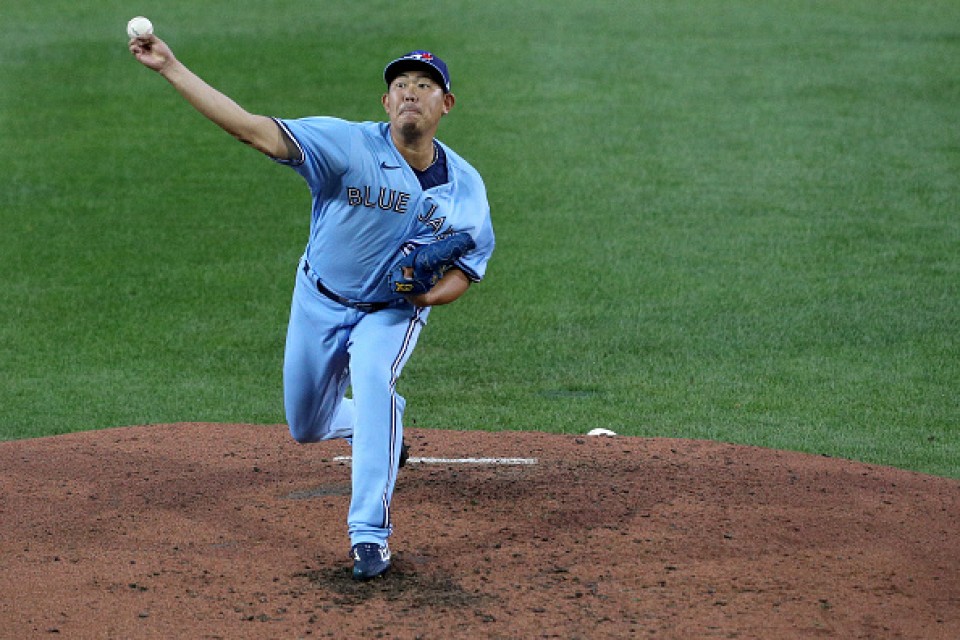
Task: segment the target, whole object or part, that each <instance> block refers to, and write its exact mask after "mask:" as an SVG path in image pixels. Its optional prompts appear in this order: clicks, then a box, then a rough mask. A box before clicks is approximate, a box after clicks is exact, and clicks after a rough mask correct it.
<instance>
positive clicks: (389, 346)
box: [347, 308, 427, 544]
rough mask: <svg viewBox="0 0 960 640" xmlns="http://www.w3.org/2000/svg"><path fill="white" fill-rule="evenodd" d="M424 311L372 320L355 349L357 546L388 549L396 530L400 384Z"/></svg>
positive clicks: (353, 530) (361, 328) (352, 519)
mask: <svg viewBox="0 0 960 640" xmlns="http://www.w3.org/2000/svg"><path fill="white" fill-rule="evenodd" d="M426 315H427V314H426V310H422V309H410V308H407V309H387V310H384V311H379V312H376V313H372V314H368V315H367V316H366V317H364V318H363V320H361V322H360V323H359V324H358V325H357V326H356V327H355V328H354V330H353V333H352V336H351V341H350V345H349V350H350V379H351V387H352V389H353V400H354V408H355V409H356V413H357V422H356V427H355V428H354V433H353V467H352V481H353V495H352V498H351V502H350V511H349V514H348V517H347V524H348V527H349V532H350V540H351V544H358V543H361V542H375V543H378V544H383V543H384V542H386V539H387V538H388V537H389V535H390V533H391V532H392V530H393V526H392V523H391V518H390V503H391V500H392V498H393V489H394V485H395V483H396V479H397V469H398V466H399V460H400V447H401V445H402V442H403V423H402V418H403V410H404V407H405V405H406V403H405V401H404V399H403V398H402V397H401V396H400V395H399V394H398V393H397V391H396V384H397V379H398V378H399V377H400V373H401V371H402V370H403V367H404V365H405V364H406V362H407V360H408V359H409V357H410V354H411V353H412V352H413V349H414V347H415V346H416V343H417V338H418V337H419V335H420V330H421V329H422V328H423V324H424V321H425V318H426Z"/></svg>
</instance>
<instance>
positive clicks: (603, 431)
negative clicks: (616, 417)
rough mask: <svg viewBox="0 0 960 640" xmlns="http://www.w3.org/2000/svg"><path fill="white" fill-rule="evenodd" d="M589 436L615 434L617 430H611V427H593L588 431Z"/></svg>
mask: <svg viewBox="0 0 960 640" xmlns="http://www.w3.org/2000/svg"><path fill="white" fill-rule="evenodd" d="M587 435H588V436H615V435H617V434H616V433H615V432H613V431H610V429H591V430H590V431H588V432H587Z"/></svg>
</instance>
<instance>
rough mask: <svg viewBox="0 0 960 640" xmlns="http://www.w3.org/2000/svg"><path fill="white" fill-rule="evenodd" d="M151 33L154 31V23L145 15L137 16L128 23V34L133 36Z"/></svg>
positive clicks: (137, 36)
mask: <svg viewBox="0 0 960 640" xmlns="http://www.w3.org/2000/svg"><path fill="white" fill-rule="evenodd" d="M151 33H153V23H152V22H150V21H149V20H147V19H146V18H144V17H143V16H137V17H136V18H133V19H132V20H130V22H128V23H127V35H128V36H130V37H131V38H139V37H140V36H148V35H150V34H151Z"/></svg>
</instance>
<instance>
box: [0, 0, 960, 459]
mask: <svg viewBox="0 0 960 640" xmlns="http://www.w3.org/2000/svg"><path fill="white" fill-rule="evenodd" d="M91 4H92V6H87V5H85V6H84V7H80V6H78V5H76V4H75V3H72V2H66V1H65V0H48V1H47V2H44V3H26V2H24V3H19V4H17V5H16V6H13V7H6V6H5V8H4V9H2V10H0V14H2V16H0V17H2V19H0V85H2V86H3V87H4V90H3V91H0V170H2V172H3V175H4V180H3V183H2V186H0V268H2V272H3V273H4V274H5V276H6V278H5V285H4V286H3V287H0V365H2V369H3V371H4V373H5V374H6V375H5V376H4V378H5V382H4V384H3V385H2V387H0V438H7V439H9V438H22V437H33V436H39V435H47V434H55V433H63V432H69V431H75V430H81V429H94V428H103V427H109V426H120V425H128V424H140V423H156V422H173V421H196V420H204V421H225V422H234V421H236V422H254V423H278V422H282V421H283V412H282V405H281V394H280V365H281V356H282V344H283V337H284V331H285V322H286V315H287V307H288V304H289V296H290V288H291V285H292V276H293V269H294V266H295V260H296V258H297V257H298V255H299V254H300V252H301V250H302V247H303V243H304V242H305V240H306V230H307V224H308V194H307V191H306V188H305V187H304V186H303V184H302V182H301V180H300V179H299V178H298V177H297V176H296V175H295V174H293V172H291V171H290V170H289V169H286V168H283V167H279V166H276V165H274V164H273V163H271V162H270V161H269V160H266V159H265V158H262V157H260V156H258V154H256V153H255V152H252V151H250V150H249V149H246V148H244V147H243V146H242V145H239V144H237V143H235V142H233V141H232V140H230V139H229V138H228V137H227V136H225V135H224V134H223V133H222V132H220V131H219V130H218V129H216V127H214V126H213V125H210V124H209V123H207V122H205V121H204V120H203V119H202V118H201V117H200V116H198V115H197V114H196V113H194V112H193V111H191V110H190V108H189V107H187V106H186V105H185V104H184V103H183V102H182V101H181V100H180V99H179V98H178V97H177V96H176V94H175V93H174V92H173V91H172V89H170V87H169V86H167V85H166V83H164V82H163V81H162V80H161V79H159V78H157V77H155V76H154V75H153V74H152V73H150V72H148V71H147V70H145V69H143V68H141V67H140V66H139V65H138V64H136V63H135V62H134V61H133V60H132V59H131V57H130V56H129V54H128V53H127V51H126V47H125V36H124V33H123V32H124V25H125V23H126V20H127V19H128V18H129V17H131V16H132V15H133V14H134V13H141V14H143V15H147V16H149V17H150V18H151V19H153V21H154V23H155V24H156V26H157V30H158V33H159V34H160V35H161V37H165V38H166V39H167V40H168V41H169V42H170V43H171V45H172V46H173V47H174V50H175V51H176V52H177V54H178V55H179V56H180V58H181V59H183V60H184V61H185V62H186V63H187V64H188V65H190V66H191V67H192V68H193V69H194V70H195V71H197V72H198V73H200V74H201V75H202V76H203V77H205V78H206V79H207V80H208V81H210V82H211V83H212V84H214V85H215V86H217V87H219V88H221V89H223V90H224V91H225V92H227V93H228V94H230V95H231V96H232V97H234V98H235V99H236V100H238V101H239V102H240V103H241V104H243V105H245V106H246V107H248V108H249V109H251V110H253V111H257V112H260V113H266V114H271V115H282V116H290V117H295V116H301V115H313V114H331V115H337V116H341V117H346V118H350V119H358V120H359V119H378V118H380V117H381V114H382V110H381V108H380V106H379V103H378V100H379V95H380V92H381V91H382V87H381V82H380V80H379V74H380V71H381V70H382V67H383V64H384V63H385V62H386V61H387V60H389V59H390V58H391V56H394V55H396V54H397V53H400V52H403V51H406V50H409V49H412V48H416V47H419V46H426V47H431V48H435V49H436V50H438V51H439V52H441V54H442V55H443V56H444V57H445V59H446V60H447V62H448V63H449V64H450V66H451V71H452V73H453V82H454V91H455V93H456V94H457V96H458V98H459V102H458V104H457V107H456V108H455V109H454V112H453V113H452V114H451V116H450V117H449V118H448V119H447V121H445V122H444V124H443V126H442V128H441V138H442V139H443V140H445V141H446V142H449V143H450V144H451V145H452V146H453V147H454V148H455V149H457V150H458V151H460V152H461V153H462V154H463V155H465V156H466V157H467V158H468V159H470V160H471V161H473V163H474V164H475V165H476V166H477V168H478V169H480V171H481V173H482V174H483V175H484V178H485V180H486V182H487V186H488V190H489V195H490V200H491V204H492V207H493V212H494V224H495V228H496V231H497V239H498V248H497V251H496V253H495V255H494V259H493V261H492V262H491V264H490V268H489V272H488V280H487V281H486V282H485V283H483V284H482V285H480V286H478V287H475V288H474V289H473V290H472V291H471V292H470V294H469V295H468V296H467V297H466V298H464V299H463V300H462V301H460V302H458V303H457V304H456V305H452V306H450V307H444V308H438V309H435V310H434V312H433V314H432V316H431V322H430V327H429V329H428V330H427V331H425V332H424V334H423V337H422V338H421V344H420V346H419V348H418V352H417V354H416V356H415V357H414V358H413V360H412V361H411V362H410V364H409V365H408V368H407V372H406V373H405V376H404V378H403V379H402V380H401V384H400V388H401V391H402V393H403V394H404V395H405V396H406V397H407V399H408V402H409V405H408V407H409V408H408V417H409V422H410V423H415V424H416V426H423V427H436V428H462V429H477V428H479V429H494V430H499V429H536V430H546V431H555V432H562V433H577V432H583V431H586V430H587V429H589V428H592V427H606V428H611V429H614V430H615V431H617V432H619V433H624V434H632V435H640V436H671V437H674V436H675V437H691V438H707V439H712V440H721V441H729V442H738V443H747V444H756V445H761V446H770V447H776V448H784V449H792V450H799V451H806V452H811V453H822V454H827V455H833V456H840V457H849V458H854V459H858V460H863V461H867V462H871V463H878V464H887V465H894V466H899V467H903V468H909V469H915V470H919V471H923V472H927V473H934V474H940V475H946V476H950V477H956V478H960V400H958V399H957V397H958V396H957V390H958V389H960V358H958V355H960V345H958V340H957V337H956V336H957V329H956V327H957V326H960V221H958V218H957V212H958V211H960V197H958V196H960V180H958V176H960V117H958V116H960V107H958V106H957V105H960V80H958V78H960V31H958V30H957V28H956V26H955V25H957V24H960V6H958V5H957V4H956V3H955V2H948V1H945V0H944V1H935V0H921V1H918V2H913V3H909V4H903V3H896V2H893V1H880V2H876V1H869V2H868V1H867V0H850V1H845V2H835V3H816V2H808V1H803V2H801V1H799V0H797V1H792V2H791V1H787V2H778V3H765V2H759V1H758V0H731V1H725V2H708V1H707V0H684V1H680V2H666V1H661V2H642V3H641V2H615V1H612V0H610V1H606V2H597V3H581V2H573V1H572V0H559V1H551V2H547V1H546V0H543V1H533V2H526V3H515V2H506V1H505V0H495V1H491V2H484V3H476V2H468V1H466V0H462V1H459V2H441V3H439V4H438V3H433V2H429V3H428V2H424V1H413V2H406V3H402V5H401V4H398V3H388V2H385V1H378V2H367V3H347V2H334V3H293V2H275V3H258V2H252V1H245V2H230V3H226V2H217V1H214V2H205V3H191V2H186V1H184V0H180V1H175V2H162V3H161V2H146V3H142V4H141V5H137V7H136V8H133V9H132V8H131V7H130V5H129V4H128V3H121V2H93V3H88V5H91ZM224 16H230V17H229V18H224ZM224 20H226V22H227V24H226V26H225V27H220V28H218V27H217V25H219V24H221V23H222V22H223V21H224Z"/></svg>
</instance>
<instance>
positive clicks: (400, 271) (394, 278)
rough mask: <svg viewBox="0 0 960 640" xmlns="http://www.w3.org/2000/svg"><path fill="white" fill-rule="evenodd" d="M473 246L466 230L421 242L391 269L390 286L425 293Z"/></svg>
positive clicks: (408, 293)
mask: <svg viewBox="0 0 960 640" xmlns="http://www.w3.org/2000/svg"><path fill="white" fill-rule="evenodd" d="M475 246H476V243H474V241H473V238H471V237H470V235H469V234H467V233H463V232H460V233H455V234H453V235H450V236H447V237H446V238H444V239H443V240H437V241H436V242H431V243H430V244H425V245H421V246H419V247H417V248H415V249H414V250H413V251H411V252H410V253H409V254H407V255H406V256H404V257H403V259H402V260H401V261H400V263H399V264H398V265H397V266H396V267H395V268H394V269H393V271H391V272H390V276H389V279H390V289H391V291H393V292H394V293H402V294H403V295H417V294H420V293H426V292H427V291H430V289H432V288H433V285H435V284H437V281H438V280H440V278H442V277H443V274H445V273H446V272H447V270H448V269H450V267H452V266H453V263H455V262H456V261H457V260H459V259H460V258H461V257H462V256H463V254H465V253H467V252H468V251H470V250H471V249H473V248H474V247H475Z"/></svg>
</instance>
